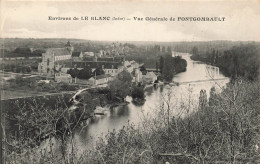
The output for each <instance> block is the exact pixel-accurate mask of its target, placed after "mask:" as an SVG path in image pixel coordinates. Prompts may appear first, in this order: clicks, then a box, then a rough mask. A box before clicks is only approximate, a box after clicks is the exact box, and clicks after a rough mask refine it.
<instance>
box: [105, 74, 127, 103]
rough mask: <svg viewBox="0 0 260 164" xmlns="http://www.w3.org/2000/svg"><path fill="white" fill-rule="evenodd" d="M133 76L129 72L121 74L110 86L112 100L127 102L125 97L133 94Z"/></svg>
mask: <svg viewBox="0 0 260 164" xmlns="http://www.w3.org/2000/svg"><path fill="white" fill-rule="evenodd" d="M131 84H132V76H131V74H130V73H129V72H127V71H125V70H124V71H122V72H120V73H119V74H118V75H117V77H116V79H115V80H113V81H112V82H111V83H110V85H109V88H110V92H111V99H113V100H116V99H120V100H123V101H125V97H126V96H127V95H129V94H130V93H131V90H130V89H131Z"/></svg>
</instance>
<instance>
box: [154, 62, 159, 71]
mask: <svg viewBox="0 0 260 164" xmlns="http://www.w3.org/2000/svg"><path fill="white" fill-rule="evenodd" d="M155 68H156V72H158V71H159V65H158V62H156V66H155Z"/></svg>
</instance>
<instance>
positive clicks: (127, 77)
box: [117, 70, 133, 84]
mask: <svg viewBox="0 0 260 164" xmlns="http://www.w3.org/2000/svg"><path fill="white" fill-rule="evenodd" d="M117 78H118V79H119V80H121V81H122V82H125V83H130V84H131V82H132V79H133V78H132V76H131V74H130V73H129V72H127V71H126V70H123V71H122V72H120V73H119V74H118V75H117Z"/></svg>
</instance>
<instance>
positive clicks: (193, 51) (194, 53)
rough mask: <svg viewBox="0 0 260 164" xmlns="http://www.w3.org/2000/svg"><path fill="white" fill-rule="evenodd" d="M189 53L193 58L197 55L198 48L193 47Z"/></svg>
mask: <svg viewBox="0 0 260 164" xmlns="http://www.w3.org/2000/svg"><path fill="white" fill-rule="evenodd" d="M191 53H192V54H193V55H195V56H196V55H198V54H199V51H198V47H193V48H192V50H191Z"/></svg>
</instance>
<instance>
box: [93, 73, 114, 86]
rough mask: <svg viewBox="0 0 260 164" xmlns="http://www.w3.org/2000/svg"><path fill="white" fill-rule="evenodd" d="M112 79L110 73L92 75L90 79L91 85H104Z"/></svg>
mask: <svg viewBox="0 0 260 164" xmlns="http://www.w3.org/2000/svg"><path fill="white" fill-rule="evenodd" d="M110 80H111V76H110V75H99V76H96V77H91V78H90V79H89V80H88V81H89V84H90V85H102V84H107V83H108V82H109V81H110Z"/></svg>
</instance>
